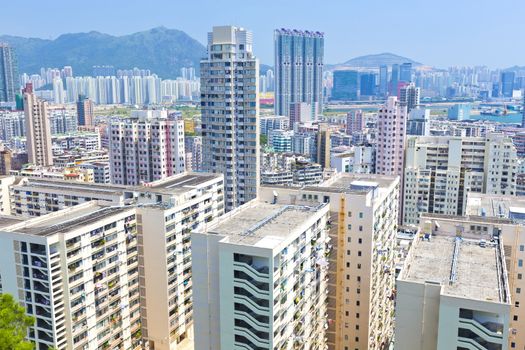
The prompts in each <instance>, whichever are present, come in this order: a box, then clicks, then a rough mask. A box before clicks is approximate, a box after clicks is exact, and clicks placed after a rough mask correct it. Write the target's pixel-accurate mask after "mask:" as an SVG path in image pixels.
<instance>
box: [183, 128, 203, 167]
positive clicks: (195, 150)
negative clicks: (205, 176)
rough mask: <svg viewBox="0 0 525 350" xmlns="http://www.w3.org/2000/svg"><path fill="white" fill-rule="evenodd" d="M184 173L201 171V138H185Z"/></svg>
mask: <svg viewBox="0 0 525 350" xmlns="http://www.w3.org/2000/svg"><path fill="white" fill-rule="evenodd" d="M184 149H185V151H186V171H202V136H185V138H184Z"/></svg>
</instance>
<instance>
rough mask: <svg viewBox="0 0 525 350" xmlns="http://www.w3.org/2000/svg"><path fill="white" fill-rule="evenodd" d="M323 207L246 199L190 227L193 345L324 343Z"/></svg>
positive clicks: (326, 221) (283, 346) (318, 347)
mask: <svg viewBox="0 0 525 350" xmlns="http://www.w3.org/2000/svg"><path fill="white" fill-rule="evenodd" d="M328 209H329V208H328V205H327V204H326V203H323V204H317V203H315V204H312V205H309V206H308V205H283V204H269V203H262V202H258V201H253V202H251V203H249V204H247V205H246V206H243V207H241V208H237V209H236V210H235V211H232V212H230V213H229V214H227V215H225V216H224V217H222V218H221V219H220V220H219V221H218V222H217V223H216V224H214V225H209V226H207V227H206V228H205V229H203V230H199V231H196V232H194V233H193V234H192V238H191V241H192V253H193V259H192V270H193V282H194V284H195V286H196V288H195V290H194V294H193V295H194V299H193V300H194V318H195V333H196V334H198V336H197V337H196V338H195V349H200V350H207V349H209V350H212V349H236V348H242V349H297V348H300V349H312V350H314V349H315V350H321V349H326V340H325V332H326V328H325V326H326V325H327V324H328V318H327V295H326V289H327V280H326V276H327V270H328V261H327V260H326V257H325V252H326V251H327V249H328V248H327V247H328V244H327V243H328V228H329V210H328Z"/></svg>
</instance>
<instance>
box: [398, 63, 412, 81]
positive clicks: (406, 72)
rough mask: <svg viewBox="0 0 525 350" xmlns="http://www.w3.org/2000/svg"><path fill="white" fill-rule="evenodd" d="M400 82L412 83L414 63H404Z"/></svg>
mask: <svg viewBox="0 0 525 350" xmlns="http://www.w3.org/2000/svg"><path fill="white" fill-rule="evenodd" d="M399 81H404V82H405V83H410V82H411V81H412V63H408V62H406V63H403V64H402V65H401V66H400V67H399Z"/></svg>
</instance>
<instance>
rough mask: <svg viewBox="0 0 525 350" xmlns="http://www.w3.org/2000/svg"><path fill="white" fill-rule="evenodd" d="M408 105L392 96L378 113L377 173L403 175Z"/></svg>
mask: <svg viewBox="0 0 525 350" xmlns="http://www.w3.org/2000/svg"><path fill="white" fill-rule="evenodd" d="M406 124H407V106H406V105H404V104H402V103H400V102H399V101H398V100H397V97H395V96H391V97H389V98H388V100H387V102H386V104H385V105H384V106H382V107H381V108H380V109H379V113H378V115H377V135H376V138H377V149H376V173H377V174H383V175H398V176H402V175H403V170H404V166H403V165H404V151H405V137H406Z"/></svg>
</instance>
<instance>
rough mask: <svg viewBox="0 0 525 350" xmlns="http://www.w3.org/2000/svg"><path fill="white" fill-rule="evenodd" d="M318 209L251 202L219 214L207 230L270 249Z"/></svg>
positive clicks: (233, 239)
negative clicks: (215, 223)
mask: <svg viewBox="0 0 525 350" xmlns="http://www.w3.org/2000/svg"><path fill="white" fill-rule="evenodd" d="M321 208H322V206H317V207H311V206H296V205H281V204H268V203H263V202H254V203H253V204H251V205H250V206H246V207H242V208H240V210H237V211H234V212H233V213H231V214H226V215H225V216H223V219H222V220H221V221H219V222H218V223H217V225H216V226H214V227H213V228H210V229H209V230H208V233H210V234H219V235H223V236H227V237H228V242H230V243H236V244H243V245H253V246H258V247H265V248H273V247H276V246H277V245H279V243H281V242H282V241H284V240H285V239H286V238H287V237H288V236H289V235H290V234H291V233H292V232H293V231H294V230H295V229H296V228H297V227H298V226H299V225H301V224H302V223H304V222H305V221H306V220H308V219H309V218H310V217H312V214H313V213H314V212H317V211H319V210H321Z"/></svg>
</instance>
